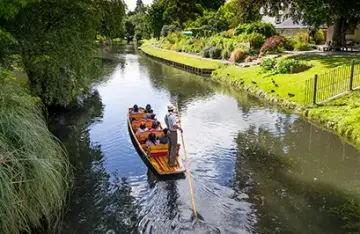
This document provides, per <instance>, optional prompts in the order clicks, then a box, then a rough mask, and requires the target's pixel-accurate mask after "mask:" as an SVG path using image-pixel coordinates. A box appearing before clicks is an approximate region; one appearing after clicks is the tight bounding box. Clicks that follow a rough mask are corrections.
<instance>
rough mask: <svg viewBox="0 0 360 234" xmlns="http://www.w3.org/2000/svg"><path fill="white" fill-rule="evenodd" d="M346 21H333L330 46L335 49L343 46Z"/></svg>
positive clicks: (338, 19) (340, 19)
mask: <svg viewBox="0 0 360 234" xmlns="http://www.w3.org/2000/svg"><path fill="white" fill-rule="evenodd" d="M345 35H346V20H345V19H344V18H343V17H339V18H337V19H336V20H335V23H334V27H333V35H332V45H333V46H336V47H338V46H339V47H341V46H345V43H346V40H345Z"/></svg>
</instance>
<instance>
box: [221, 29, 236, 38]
mask: <svg viewBox="0 0 360 234" xmlns="http://www.w3.org/2000/svg"><path fill="white" fill-rule="evenodd" d="M234 31H235V29H234V28H232V29H229V30H227V31H225V32H222V33H221V35H222V36H223V37H225V38H231V37H232V36H233V35H234Z"/></svg>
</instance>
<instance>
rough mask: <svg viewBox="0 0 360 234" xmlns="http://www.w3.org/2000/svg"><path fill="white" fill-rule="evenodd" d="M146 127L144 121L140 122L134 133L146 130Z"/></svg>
mask: <svg viewBox="0 0 360 234" xmlns="http://www.w3.org/2000/svg"><path fill="white" fill-rule="evenodd" d="M147 130H148V129H147V128H146V125H145V122H141V124H140V127H139V129H138V130H137V131H136V133H143V132H146V131H147Z"/></svg>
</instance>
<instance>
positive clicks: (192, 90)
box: [140, 59, 216, 111]
mask: <svg viewBox="0 0 360 234" xmlns="http://www.w3.org/2000/svg"><path fill="white" fill-rule="evenodd" d="M140 64H143V65H144V66H145V65H146V67H147V68H148V70H149V74H150V82H151V85H152V87H154V88H155V89H157V90H166V91H167V92H169V94H170V101H171V102H172V103H176V102H177V103H178V105H179V110H180V111H183V108H185V107H186V104H188V103H191V102H194V101H196V100H206V99H208V98H211V97H213V96H214V95H215V94H216V92H215V87H214V86H212V85H211V83H210V82H207V81H205V80H204V79H203V78H202V77H200V76H195V75H193V74H189V73H186V72H182V71H177V72H174V68H172V67H170V66H164V65H163V64H160V63H159V62H156V61H153V60H149V59H147V60H140Z"/></svg>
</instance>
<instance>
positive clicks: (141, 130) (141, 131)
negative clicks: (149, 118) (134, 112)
mask: <svg viewBox="0 0 360 234" xmlns="http://www.w3.org/2000/svg"><path fill="white" fill-rule="evenodd" d="M147 130H148V129H147V128H145V129H144V130H143V129H141V128H139V129H138V130H137V131H136V133H143V132H146V131H147Z"/></svg>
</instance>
